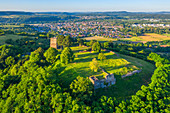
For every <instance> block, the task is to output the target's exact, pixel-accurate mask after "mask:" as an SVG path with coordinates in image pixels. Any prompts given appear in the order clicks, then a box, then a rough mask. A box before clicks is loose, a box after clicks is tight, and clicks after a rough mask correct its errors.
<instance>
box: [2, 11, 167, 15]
mask: <svg viewBox="0 0 170 113" xmlns="http://www.w3.org/2000/svg"><path fill="white" fill-rule="evenodd" d="M35 14H46V15H47V14H49V15H51V14H54V15H103V16H104V15H122V14H124V15H125V14H170V12H168V11H161V12H127V11H108V12H24V11H0V15H1V16H3V15H35Z"/></svg>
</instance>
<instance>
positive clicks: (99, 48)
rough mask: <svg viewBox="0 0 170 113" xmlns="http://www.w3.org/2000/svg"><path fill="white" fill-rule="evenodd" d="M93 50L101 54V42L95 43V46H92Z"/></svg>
mask: <svg viewBox="0 0 170 113" xmlns="http://www.w3.org/2000/svg"><path fill="white" fill-rule="evenodd" d="M92 50H93V51H96V52H98V53H99V52H101V45H100V43H99V42H95V43H94V44H93V46H92Z"/></svg>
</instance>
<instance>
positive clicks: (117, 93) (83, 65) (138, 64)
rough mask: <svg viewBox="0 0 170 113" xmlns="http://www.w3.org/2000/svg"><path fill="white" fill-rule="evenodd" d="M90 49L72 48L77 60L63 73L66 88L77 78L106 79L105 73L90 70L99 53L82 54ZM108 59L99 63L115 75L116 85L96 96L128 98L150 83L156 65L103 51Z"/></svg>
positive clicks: (98, 91) (101, 90) (62, 77)
mask: <svg viewBox="0 0 170 113" xmlns="http://www.w3.org/2000/svg"><path fill="white" fill-rule="evenodd" d="M87 48H88V47H72V48H71V49H72V50H73V51H74V52H75V56H76V58H75V60H74V62H73V63H70V64H68V65H66V68H65V70H64V71H63V72H62V73H61V75H60V79H61V82H62V84H63V86H64V87H69V84H70V83H71V82H72V81H73V80H74V79H75V78H76V77H77V76H82V77H89V76H97V77H98V78H102V77H104V76H105V75H104V73H102V71H101V70H100V71H99V72H92V71H91V69H90V68H89V63H90V62H91V61H92V59H93V58H97V56H98V53H94V52H92V53H91V52H81V51H82V50H83V49H87ZM103 53H104V54H105V56H106V57H107V59H106V60H104V61H99V60H98V63H99V65H100V67H102V68H103V69H105V70H106V71H107V72H108V73H113V74H114V75H115V78H116V84H115V85H113V86H110V87H108V88H105V89H98V90H96V91H95V92H96V96H101V95H106V96H109V97H118V98H120V99H124V98H128V97H130V96H131V95H133V94H135V93H136V91H138V90H139V89H140V87H141V86H142V85H144V84H145V85H146V84H148V83H149V82H150V78H151V75H152V73H153V70H154V69H155V68H154V65H152V64H150V63H148V62H146V61H143V60H140V59H137V58H134V57H130V56H126V55H122V54H118V53H114V52H110V51H103ZM141 68H142V72H141V73H139V74H136V75H133V76H131V77H127V78H124V79H122V78H121V75H124V74H126V73H127V72H130V71H132V70H136V69H141Z"/></svg>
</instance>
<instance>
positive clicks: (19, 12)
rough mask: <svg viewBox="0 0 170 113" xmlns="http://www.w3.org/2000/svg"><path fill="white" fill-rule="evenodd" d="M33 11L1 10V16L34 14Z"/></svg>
mask: <svg viewBox="0 0 170 113" xmlns="http://www.w3.org/2000/svg"><path fill="white" fill-rule="evenodd" d="M33 14H35V13H33V12H24V11H0V15H1V16H3V15H4V16H8V15H33Z"/></svg>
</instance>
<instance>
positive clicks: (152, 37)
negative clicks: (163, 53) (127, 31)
mask: <svg viewBox="0 0 170 113" xmlns="http://www.w3.org/2000/svg"><path fill="white" fill-rule="evenodd" d="M122 40H130V41H138V42H149V41H163V40H170V36H169V35H168V34H166V35H159V34H155V33H145V34H144V35H143V36H138V37H131V38H124V39H122Z"/></svg>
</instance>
